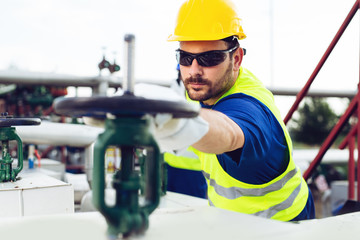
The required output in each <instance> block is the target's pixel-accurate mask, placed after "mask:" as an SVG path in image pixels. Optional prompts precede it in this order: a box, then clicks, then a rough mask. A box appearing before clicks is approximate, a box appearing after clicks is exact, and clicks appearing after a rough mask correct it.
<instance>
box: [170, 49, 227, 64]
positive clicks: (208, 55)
mask: <svg viewBox="0 0 360 240" xmlns="http://www.w3.org/2000/svg"><path fill="white" fill-rule="evenodd" d="M226 54H227V53H225V52H224V51H221V50H220V51H217V50H215V51H208V52H203V53H199V54H190V53H187V52H185V51H181V50H178V51H177V52H176V59H177V61H178V63H179V64H180V65H182V66H191V64H192V62H193V60H194V58H196V61H197V62H198V64H199V65H200V66H203V67H213V66H216V65H219V64H220V63H222V62H223V61H224V60H225V59H226Z"/></svg>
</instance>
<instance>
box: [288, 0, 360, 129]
mask: <svg viewBox="0 0 360 240" xmlns="http://www.w3.org/2000/svg"><path fill="white" fill-rule="evenodd" d="M359 2H360V1H359V0H357V1H356V2H355V4H354V6H353V7H352V8H351V10H350V12H349V14H348V15H347V17H346V19H345V21H344V22H343V24H342V25H341V27H340V29H339V30H338V32H337V33H336V35H335V37H334V39H333V40H332V41H331V43H330V45H329V47H328V48H327V50H326V52H325V54H324V55H323V56H322V58H321V59H320V62H319V63H318V65H317V66H316V68H315V70H314V72H313V73H312V74H311V76H310V78H309V80H308V81H307V82H306V84H305V86H304V87H303V88H302V89H301V91H300V92H299V93H298V94H297V95H296V100H295V102H294V104H293V105H292V106H291V108H290V110H289V112H288V113H287V115H286V117H285V118H284V123H285V125H286V124H287V123H288V121H289V120H290V119H291V117H292V115H293V113H294V112H295V110H296V109H297V108H298V107H299V104H300V102H301V100H302V99H303V98H304V97H305V95H306V93H307V92H308V91H309V88H310V86H311V84H312V82H313V81H314V79H315V77H316V76H317V74H318V73H319V71H320V69H321V68H322V66H323V65H324V63H325V61H326V59H327V58H328V57H329V55H330V53H331V52H332V50H333V49H334V47H335V45H336V43H337V42H338V41H339V39H340V37H341V36H342V34H343V33H344V31H345V29H346V28H347V26H348V25H349V23H350V21H351V19H352V18H353V17H354V15H355V14H356V11H357V10H358V8H359V5H360V4H359Z"/></svg>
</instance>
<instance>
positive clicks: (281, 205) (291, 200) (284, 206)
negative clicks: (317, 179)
mask: <svg viewBox="0 0 360 240" xmlns="http://www.w3.org/2000/svg"><path fill="white" fill-rule="evenodd" d="M301 185H302V181H301V182H300V184H299V186H297V187H296V188H295V190H294V191H293V192H292V193H291V194H290V196H289V197H288V198H287V199H285V200H284V201H282V202H281V203H279V204H277V205H275V206H272V207H270V208H268V209H266V210H264V211H260V212H257V213H254V214H253V215H256V216H259V217H265V218H271V217H272V216H274V215H275V214H276V213H278V212H280V211H282V210H285V209H287V208H289V207H290V206H291V205H292V204H293V203H294V201H295V198H296V197H297V195H298V194H299V192H300V189H301Z"/></svg>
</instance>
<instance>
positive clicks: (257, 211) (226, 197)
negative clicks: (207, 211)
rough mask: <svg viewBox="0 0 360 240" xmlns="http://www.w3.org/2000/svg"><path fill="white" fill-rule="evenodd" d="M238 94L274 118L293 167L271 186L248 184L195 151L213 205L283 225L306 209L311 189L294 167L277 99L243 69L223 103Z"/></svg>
mask: <svg viewBox="0 0 360 240" xmlns="http://www.w3.org/2000/svg"><path fill="white" fill-rule="evenodd" d="M235 93H243V94H246V95H248V96H251V97H254V98H255V99H257V100H258V101H260V102H262V103H263V104H264V105H265V106H267V107H268V108H269V110H270V111H271V112H272V113H273V114H274V116H275V117H276V119H277V121H278V122H279V124H280V125H281V127H282V129H283V132H284V135H285V139H286V143H287V146H288V149H289V164H288V166H287V169H286V170H285V172H283V173H282V174H281V175H280V176H278V177H277V178H275V179H273V180H272V181H270V182H268V183H265V184H259V185H256V184H247V183H244V182H241V181H239V180H237V179H235V178H233V177H231V176H230V175H229V174H228V173H226V172H225V171H224V170H223V168H222V166H221V165H220V163H219V161H218V159H217V157H216V155H215V154H207V153H203V152H200V151H197V150H195V153H196V154H197V155H198V156H199V158H200V161H201V168H202V170H203V174H204V176H205V178H206V180H207V183H208V186H209V187H208V198H209V203H210V205H213V206H216V207H219V208H224V209H228V210H232V211H237V212H242V213H247V214H253V215H257V216H262V217H267V218H272V219H277V220H282V221H288V220H291V219H293V218H294V217H296V216H297V215H298V214H299V213H300V212H301V211H302V210H303V208H304V207H305V204H306V202H307V198H308V187H307V184H306V182H305V180H304V179H303V177H302V175H301V172H300V170H298V169H297V168H296V166H295V164H294V161H293V158H292V142H291V139H290V136H289V133H288V132H287V129H286V127H285V125H284V123H283V121H282V119H281V116H280V112H279V110H278V109H277V107H276V106H275V103H274V99H273V95H272V94H271V92H270V91H269V90H267V89H266V88H265V87H264V86H263V84H262V83H261V82H260V81H259V80H258V79H257V78H256V77H255V76H254V75H252V73H251V72H249V71H248V70H246V69H244V68H242V67H240V73H239V77H238V79H237V81H236V82H235V84H234V86H233V87H232V88H231V89H230V90H229V91H228V92H226V93H225V94H224V95H223V96H222V97H221V98H220V99H222V98H224V97H226V96H228V95H230V94H235ZM220 99H219V100H220ZM219 100H218V101H219ZM215 104H216V103H215Z"/></svg>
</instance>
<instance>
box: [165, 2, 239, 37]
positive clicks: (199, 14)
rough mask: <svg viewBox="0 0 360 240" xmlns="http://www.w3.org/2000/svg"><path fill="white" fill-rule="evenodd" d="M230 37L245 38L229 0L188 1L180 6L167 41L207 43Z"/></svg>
mask: <svg viewBox="0 0 360 240" xmlns="http://www.w3.org/2000/svg"><path fill="white" fill-rule="evenodd" d="M230 36H237V37H238V38H239V39H244V38H246V35H245V34H244V31H243V29H242V27H241V19H240V18H239V16H238V14H237V12H236V7H235V5H234V4H233V3H232V2H231V1H230V0H188V1H186V2H184V3H183V5H182V6H181V8H180V10H179V13H178V16H177V21H176V27H175V31H174V34H171V35H170V36H169V37H168V39H167V40H168V41H208V40H219V39H223V38H226V37H230Z"/></svg>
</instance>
